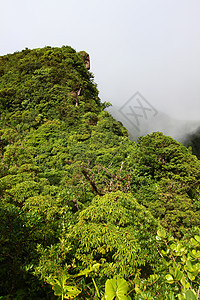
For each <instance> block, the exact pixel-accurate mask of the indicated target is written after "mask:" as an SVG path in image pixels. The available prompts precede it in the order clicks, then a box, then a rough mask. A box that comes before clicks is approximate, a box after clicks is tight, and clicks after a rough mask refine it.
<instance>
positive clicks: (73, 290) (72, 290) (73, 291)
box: [64, 286, 81, 299]
mask: <svg viewBox="0 0 200 300" xmlns="http://www.w3.org/2000/svg"><path fill="white" fill-rule="evenodd" d="M80 293H81V290H79V289H78V288H77V287H76V286H65V294H64V299H74V298H75V297H77V296H78V295H79V294H80Z"/></svg>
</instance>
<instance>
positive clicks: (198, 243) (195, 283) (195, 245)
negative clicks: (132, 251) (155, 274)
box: [158, 232, 200, 300]
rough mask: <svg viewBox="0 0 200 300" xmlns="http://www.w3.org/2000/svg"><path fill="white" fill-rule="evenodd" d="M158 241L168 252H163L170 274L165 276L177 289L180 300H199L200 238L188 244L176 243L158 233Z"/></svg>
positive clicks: (191, 240) (193, 239) (197, 237)
mask: <svg viewBox="0 0 200 300" xmlns="http://www.w3.org/2000/svg"><path fill="white" fill-rule="evenodd" d="M158 240H161V242H163V243H165V245H166V246H167V250H166V251H164V250H162V251H161V254H162V255H163V256H164V257H165V259H166V261H165V263H166V265H167V268H168V272H169V273H168V274H167V275H166V276H165V278H166V280H167V282H168V283H169V284H170V285H174V286H175V287H176V290H177V291H178V292H176V295H174V296H173V297H174V299H175V298H176V297H177V298H178V299H180V300H182V299H198V294H199V284H200V280H199V273H200V263H199V259H200V236H198V235H195V236H194V237H193V238H191V239H190V240H189V241H187V244H185V243H184V242H180V241H174V239H173V238H168V239H167V237H166V234H162V232H158Z"/></svg>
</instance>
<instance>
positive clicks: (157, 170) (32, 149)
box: [0, 46, 200, 300]
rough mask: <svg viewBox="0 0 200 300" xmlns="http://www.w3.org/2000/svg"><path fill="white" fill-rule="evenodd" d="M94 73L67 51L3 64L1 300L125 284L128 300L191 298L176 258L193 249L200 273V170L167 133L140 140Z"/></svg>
mask: <svg viewBox="0 0 200 300" xmlns="http://www.w3.org/2000/svg"><path fill="white" fill-rule="evenodd" d="M88 68H89V65H88V55H87V53H85V52H83V51H82V52H80V53H76V52H75V50H73V49H72V48H71V47H67V46H64V47H62V48H51V47H45V48H44V49H35V50H29V49H26V50H24V51H22V52H17V53H14V54H9V55H6V56H3V57H0V76H1V77H0V111H1V115H0V125H1V129H0V155H1V160H0V199H1V202H0V218H1V227H0V247H1V249H2V250H1V254H0V282H1V283H0V296H2V297H0V298H1V299H34V300H35V299H55V298H57V296H60V297H62V299H63V298H64V297H65V299H74V298H77V299H100V296H103V294H104V285H105V282H106V280H107V279H108V278H112V277H113V276H116V275H119V276H121V277H122V276H123V277H124V278H125V279H126V280H129V286H131V287H132V288H131V291H130V292H129V295H126V296H124V297H125V298H122V299H130V297H132V298H131V299H145V297H149V299H162V300H163V299H165V298H166V295H172V296H173V295H176V296H177V295H178V292H179V290H180V292H181V293H183V292H184V293H186V291H183V289H182V288H181V287H180V285H179V284H178V283H177V282H175V281H174V282H173V285H169V284H168V283H167V282H166V279H165V276H166V275H167V274H168V272H169V263H168V261H169V260H170V259H172V256H171V254H170V256H169V253H172V251H174V249H175V246H173V247H174V248H173V249H171V250H170V251H171V252H169V249H168V250H167V248H168V247H169V245H171V244H172V243H174V245H175V244H176V243H179V242H180V241H181V242H180V243H181V244H180V245H184V247H185V248H184V249H187V250H184V251H185V252H184V251H182V252H181V254H180V255H179V254H177V252H176V251H175V252H176V253H175V254H174V255H176V254H177V255H178V257H179V258H178V259H180V258H181V257H182V256H181V255H182V254H183V252H184V255H186V253H189V251H190V250H191V249H193V248H192V247H195V251H196V252H195V254H194V253H193V252H192V253H193V254H192V255H193V261H192V264H193V269H194V266H196V265H195V264H196V263H197V260H198V257H197V256H198V252H197V251H198V250H199V243H198V234H199V225H200V218H199V215H200V214H199V209H200V202H199V199H200V162H199V160H198V159H197V157H196V156H194V155H192V153H191V152H190V150H188V149H187V148H185V147H184V146H183V145H182V144H180V143H178V142H177V141H175V140H174V139H172V138H171V137H167V136H165V135H163V134H162V133H160V132H156V133H152V134H150V135H147V136H145V137H142V138H140V139H139V141H138V143H135V142H132V141H130V140H129V138H128V132H127V130H126V129H125V128H124V127H123V126H122V124H121V123H120V122H117V121H116V120H115V119H114V118H113V117H112V116H111V115H110V114H109V113H108V112H107V111H104V108H105V107H106V104H102V103H101V102H100V99H99V97H98V90H97V87H96V84H95V83H94V81H93V76H92V74H91V73H90V72H89V70H88ZM191 237H193V240H194V241H195V243H196V244H195V243H194V241H193V244H190V243H189V241H190V238H191ZM162 238H163V241H164V242H163V243H162ZM194 245H195V246H194ZM177 247H178V246H177ZM177 249H182V248H181V246H179V248H177ZM187 251H188V252H187ZM165 255H166V256H167V255H168V257H167V258H166V259H164V256H165ZM188 255H189V254H188ZM195 255H196V256H195ZM190 258H191V257H189V258H188V260H190ZM178 259H177V261H178ZM188 264H189V263H188ZM181 266H182V265H181ZM171 268H172V267H171ZM180 268H181V267H180ZM191 269H192V267H191V266H190V275H187V276H189V279H188V277H184V278H186V279H185V280H186V281H187V280H190V281H191V285H190V287H188V285H187V289H189V293H193V291H191V286H192V288H193V290H194V293H195V291H196V289H197V286H198V276H197V274H198V269H200V268H198V265H197V267H196V269H197V271H195V270H196V269H194V271H192V270H191ZM170 270H172V269H170ZM180 270H181V269H180ZM176 272H177V271H176ZM180 272H181V271H180ZM195 272H197V273H195ZM194 273H195V274H196V275H194ZM178 274H179V273H178ZM191 274H192V275H191ZM180 276H181V275H180V274H179V277H178V278H181V279H182V277H180ZM184 276H186V275H184ZM114 280H115V279H114ZM183 281H184V280H183V279H182V282H183ZM184 282H185V281H184ZM181 284H182V283H181ZM184 284H185V283H184ZM184 284H182V286H184ZM97 286H98V288H97ZM52 288H53V289H52ZM148 289H149V290H148ZM99 290H100V292H99ZM167 297H168V296H167ZM112 299H113V298H112ZM119 299H120V298H119ZM166 299H175V298H166ZM183 299H184V298H183Z"/></svg>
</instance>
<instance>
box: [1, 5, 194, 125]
mask: <svg viewBox="0 0 200 300" xmlns="http://www.w3.org/2000/svg"><path fill="white" fill-rule="evenodd" d="M62 45H69V46H72V47H73V48H74V49H76V50H77V51H80V50H85V51H87V52H88V53H89V54H90V57H91V71H92V72H93V73H94V75H95V82H97V84H98V88H99V90H100V98H101V100H102V101H109V102H112V103H113V104H115V105H119V106H121V105H123V104H124V103H125V102H126V101H127V100H128V99H129V98H130V97H131V96H132V95H133V94H134V93H135V92H136V91H139V92H140V93H141V94H142V95H143V96H144V97H145V98H146V99H147V100H148V101H149V102H150V103H151V105H153V106H154V107H155V108H156V109H158V110H162V111H165V112H167V113H169V114H170V115H171V116H173V117H176V118H179V119H181V118H186V119H199V120H200V116H199V111H200V1H199V0H123V1H122V0H120V1H118V0H101V1H100V0H84V1H81V0H76V1H72V0H34V1H33V0H0V55H4V54H7V53H13V52H15V51H20V50H22V49H24V48H25V47H28V48H30V49H32V48H39V47H44V46H58V47H60V46H62Z"/></svg>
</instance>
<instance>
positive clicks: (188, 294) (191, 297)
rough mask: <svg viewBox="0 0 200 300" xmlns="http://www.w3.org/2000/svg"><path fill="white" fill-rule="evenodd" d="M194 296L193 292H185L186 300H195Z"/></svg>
mask: <svg viewBox="0 0 200 300" xmlns="http://www.w3.org/2000/svg"><path fill="white" fill-rule="evenodd" d="M196 299H197V298H196V296H195V295H194V293H193V291H191V290H187V292H186V300H196Z"/></svg>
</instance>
